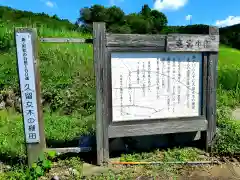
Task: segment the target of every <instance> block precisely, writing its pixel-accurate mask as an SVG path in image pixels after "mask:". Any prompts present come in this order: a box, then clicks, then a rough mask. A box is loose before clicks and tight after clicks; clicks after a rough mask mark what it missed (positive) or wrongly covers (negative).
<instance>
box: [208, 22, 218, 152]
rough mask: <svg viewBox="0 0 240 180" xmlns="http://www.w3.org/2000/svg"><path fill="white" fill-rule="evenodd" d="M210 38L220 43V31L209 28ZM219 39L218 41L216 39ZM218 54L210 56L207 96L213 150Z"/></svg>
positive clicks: (210, 144) (210, 54)
mask: <svg viewBox="0 0 240 180" xmlns="http://www.w3.org/2000/svg"><path fill="white" fill-rule="evenodd" d="M209 36H210V38H211V40H215V41H217V42H219V29H218V28H217V27H212V26H210V27H209ZM216 38H218V39H216ZM217 62H218V52H209V56H208V80H207V81H208V82H207V84H208V88H207V89H208V91H207V92H208V93H207V94H208V95H207V120H208V130H207V147H208V148H210V149H211V147H212V145H213V142H212V141H213V140H214V137H215V133H216V89H217V64H218V63H217Z"/></svg>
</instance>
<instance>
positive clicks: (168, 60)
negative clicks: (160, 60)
mask: <svg viewBox="0 0 240 180" xmlns="http://www.w3.org/2000/svg"><path fill="white" fill-rule="evenodd" d="M170 60H171V59H170V57H168V58H167V82H168V84H167V92H168V96H167V104H168V105H167V106H168V111H170V96H169V93H170Z"/></svg>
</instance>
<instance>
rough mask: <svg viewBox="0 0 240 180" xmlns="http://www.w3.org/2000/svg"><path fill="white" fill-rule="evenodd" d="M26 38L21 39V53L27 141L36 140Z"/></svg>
mask: <svg viewBox="0 0 240 180" xmlns="http://www.w3.org/2000/svg"><path fill="white" fill-rule="evenodd" d="M26 48H27V47H26V38H22V52H23V63H24V72H25V73H24V79H25V81H26V82H25V84H24V91H23V93H24V96H25V100H24V103H23V104H24V113H25V114H26V116H27V117H28V123H29V124H28V135H27V136H28V138H29V139H36V138H37V136H36V127H35V121H36V119H35V117H34V115H35V114H34V109H33V108H34V107H33V102H32V98H33V96H32V93H33V90H32V89H30V85H29V82H28V81H29V74H28V58H27V56H28V54H27V49H26Z"/></svg>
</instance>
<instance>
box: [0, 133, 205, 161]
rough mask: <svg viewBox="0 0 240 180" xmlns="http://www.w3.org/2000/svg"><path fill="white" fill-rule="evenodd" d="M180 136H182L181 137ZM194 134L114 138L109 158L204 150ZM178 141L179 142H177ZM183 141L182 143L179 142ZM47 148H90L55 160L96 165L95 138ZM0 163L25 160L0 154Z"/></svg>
mask: <svg viewBox="0 0 240 180" xmlns="http://www.w3.org/2000/svg"><path fill="white" fill-rule="evenodd" d="M181 135H183V136H182V137H181ZM193 139H194V134H191V133H181V134H169V135H154V136H141V137H126V138H114V139H110V140H109V147H110V149H109V151H110V153H109V154H110V158H116V157H121V155H122V154H133V153H150V152H153V151H155V150H156V149H159V150H167V149H173V148H176V147H177V148H187V147H192V148H198V149H204V148H205V147H204V142H203V140H202V139H200V140H195V141H194V140H193ZM179 140H180V141H179ZM181 140H183V141H181ZM46 144H47V147H48V148H66V147H68V148H71V147H80V148H81V147H82V148H84V147H91V148H92V150H91V151H90V152H80V153H76V152H68V153H64V154H61V155H59V156H58V157H57V158H56V159H61V160H64V159H68V158H71V157H76V156H77V157H79V158H80V159H81V160H82V161H83V162H86V163H89V164H94V165H96V164H97V152H96V138H95V136H83V137H80V138H75V139H73V140H69V141H64V140H54V139H46ZM0 162H3V163H5V164H8V165H16V164H22V163H26V158H20V157H18V156H16V155H14V154H1V153H0Z"/></svg>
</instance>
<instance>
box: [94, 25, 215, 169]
mask: <svg viewBox="0 0 240 180" xmlns="http://www.w3.org/2000/svg"><path fill="white" fill-rule="evenodd" d="M93 37H94V38H93V43H94V63H95V72H96V88H97V89H96V95H97V100H96V124H97V126H96V136H97V137H96V138H97V158H98V161H97V162H98V164H99V165H101V164H104V163H108V159H109V138H116V137H126V136H141V135H153V134H169V133H179V132H195V131H201V132H203V133H206V147H208V146H211V143H212V140H213V138H214V135H215V132H216V78H217V75H216V67H217V61H218V46H219V31H218V28H216V27H210V28H209V35H195V34H194V35H193V34H172V35H139V34H107V33H106V30H105V23H101V22H96V23H93ZM179 39H180V40H181V42H184V43H186V42H188V40H189V39H190V40H191V42H192V44H193V43H194V44H195V45H198V46H197V47H196V46H183V47H178V46H176V41H178V40H179ZM203 41H204V45H202V46H200V43H201V42H203ZM112 52H201V53H202V57H203V58H202V62H203V63H202V71H203V72H202V73H203V75H202V76H203V77H202V86H203V87H202V88H203V89H202V111H201V116H199V117H187V118H171V119H161V120H160V119H155V120H148V121H144V120H141V121H131V122H129V121H128V122H112V91H111V90H112V86H111V53H112Z"/></svg>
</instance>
